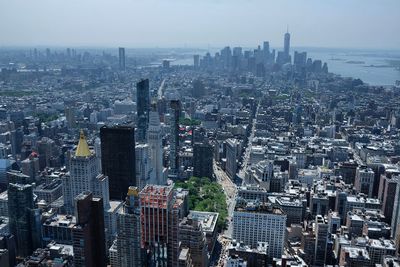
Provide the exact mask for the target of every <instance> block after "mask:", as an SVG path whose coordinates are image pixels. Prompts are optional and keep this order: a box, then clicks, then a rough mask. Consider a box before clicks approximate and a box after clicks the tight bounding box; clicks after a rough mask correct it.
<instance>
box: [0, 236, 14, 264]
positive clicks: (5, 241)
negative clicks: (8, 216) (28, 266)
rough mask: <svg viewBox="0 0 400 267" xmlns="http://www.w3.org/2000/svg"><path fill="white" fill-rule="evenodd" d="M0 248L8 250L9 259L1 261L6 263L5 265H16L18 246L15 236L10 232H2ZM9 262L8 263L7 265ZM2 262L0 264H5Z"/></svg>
mask: <svg viewBox="0 0 400 267" xmlns="http://www.w3.org/2000/svg"><path fill="white" fill-rule="evenodd" d="M0 250H3V251H4V250H5V251H7V256H8V261H7V260H6V261H5V262H2V261H1V260H0V263H4V264H3V265H4V266H5V267H12V266H16V265H17V264H16V260H17V259H16V258H17V257H16V247H15V237H14V236H13V235H12V234H10V233H3V234H0ZM0 258H1V257H0ZM7 264H8V265H7ZM3 265H1V264H0V266H3Z"/></svg>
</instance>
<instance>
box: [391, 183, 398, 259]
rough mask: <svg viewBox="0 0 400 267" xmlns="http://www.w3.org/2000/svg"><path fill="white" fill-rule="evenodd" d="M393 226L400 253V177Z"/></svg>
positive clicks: (394, 237)
mask: <svg viewBox="0 0 400 267" xmlns="http://www.w3.org/2000/svg"><path fill="white" fill-rule="evenodd" d="M391 227H392V238H393V239H394V240H395V242H396V246H397V250H398V251H397V253H400V179H397V187H396V194H395V199H394V205H393V214H392V223H391Z"/></svg>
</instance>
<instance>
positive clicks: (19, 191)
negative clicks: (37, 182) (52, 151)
mask: <svg viewBox="0 0 400 267" xmlns="http://www.w3.org/2000/svg"><path fill="white" fill-rule="evenodd" d="M8 217H9V224H10V233H11V234H12V235H14V236H15V240H16V247H17V257H26V256H29V255H30V254H31V253H32V252H33V250H34V249H36V248H38V247H39V246H40V240H41V239H40V228H39V227H40V213H38V210H35V209H34V202H33V188H32V185H30V184H13V183H10V184H9V185H8Z"/></svg>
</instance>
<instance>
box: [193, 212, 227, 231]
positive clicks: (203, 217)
mask: <svg viewBox="0 0 400 267" xmlns="http://www.w3.org/2000/svg"><path fill="white" fill-rule="evenodd" d="M188 216H191V217H192V218H193V219H197V220H198V221H199V222H200V223H201V227H202V229H203V231H204V232H214V230H215V226H216V224H217V220H218V216H219V213H218V212H207V211H195V210H191V211H189V215H188Z"/></svg>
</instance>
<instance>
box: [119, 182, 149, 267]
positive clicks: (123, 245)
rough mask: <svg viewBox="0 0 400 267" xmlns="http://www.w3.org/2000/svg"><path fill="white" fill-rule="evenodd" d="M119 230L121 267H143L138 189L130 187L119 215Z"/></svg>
mask: <svg viewBox="0 0 400 267" xmlns="http://www.w3.org/2000/svg"><path fill="white" fill-rule="evenodd" d="M117 228H118V237H117V251H118V252H117V253H118V261H119V267H135V266H138V267H139V266H143V265H142V249H141V243H140V237H141V231H140V206H139V189H138V188H137V187H133V186H131V187H129V190H128V195H127V197H126V201H125V203H124V205H123V206H122V207H121V208H120V209H119V210H118V213H117Z"/></svg>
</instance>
